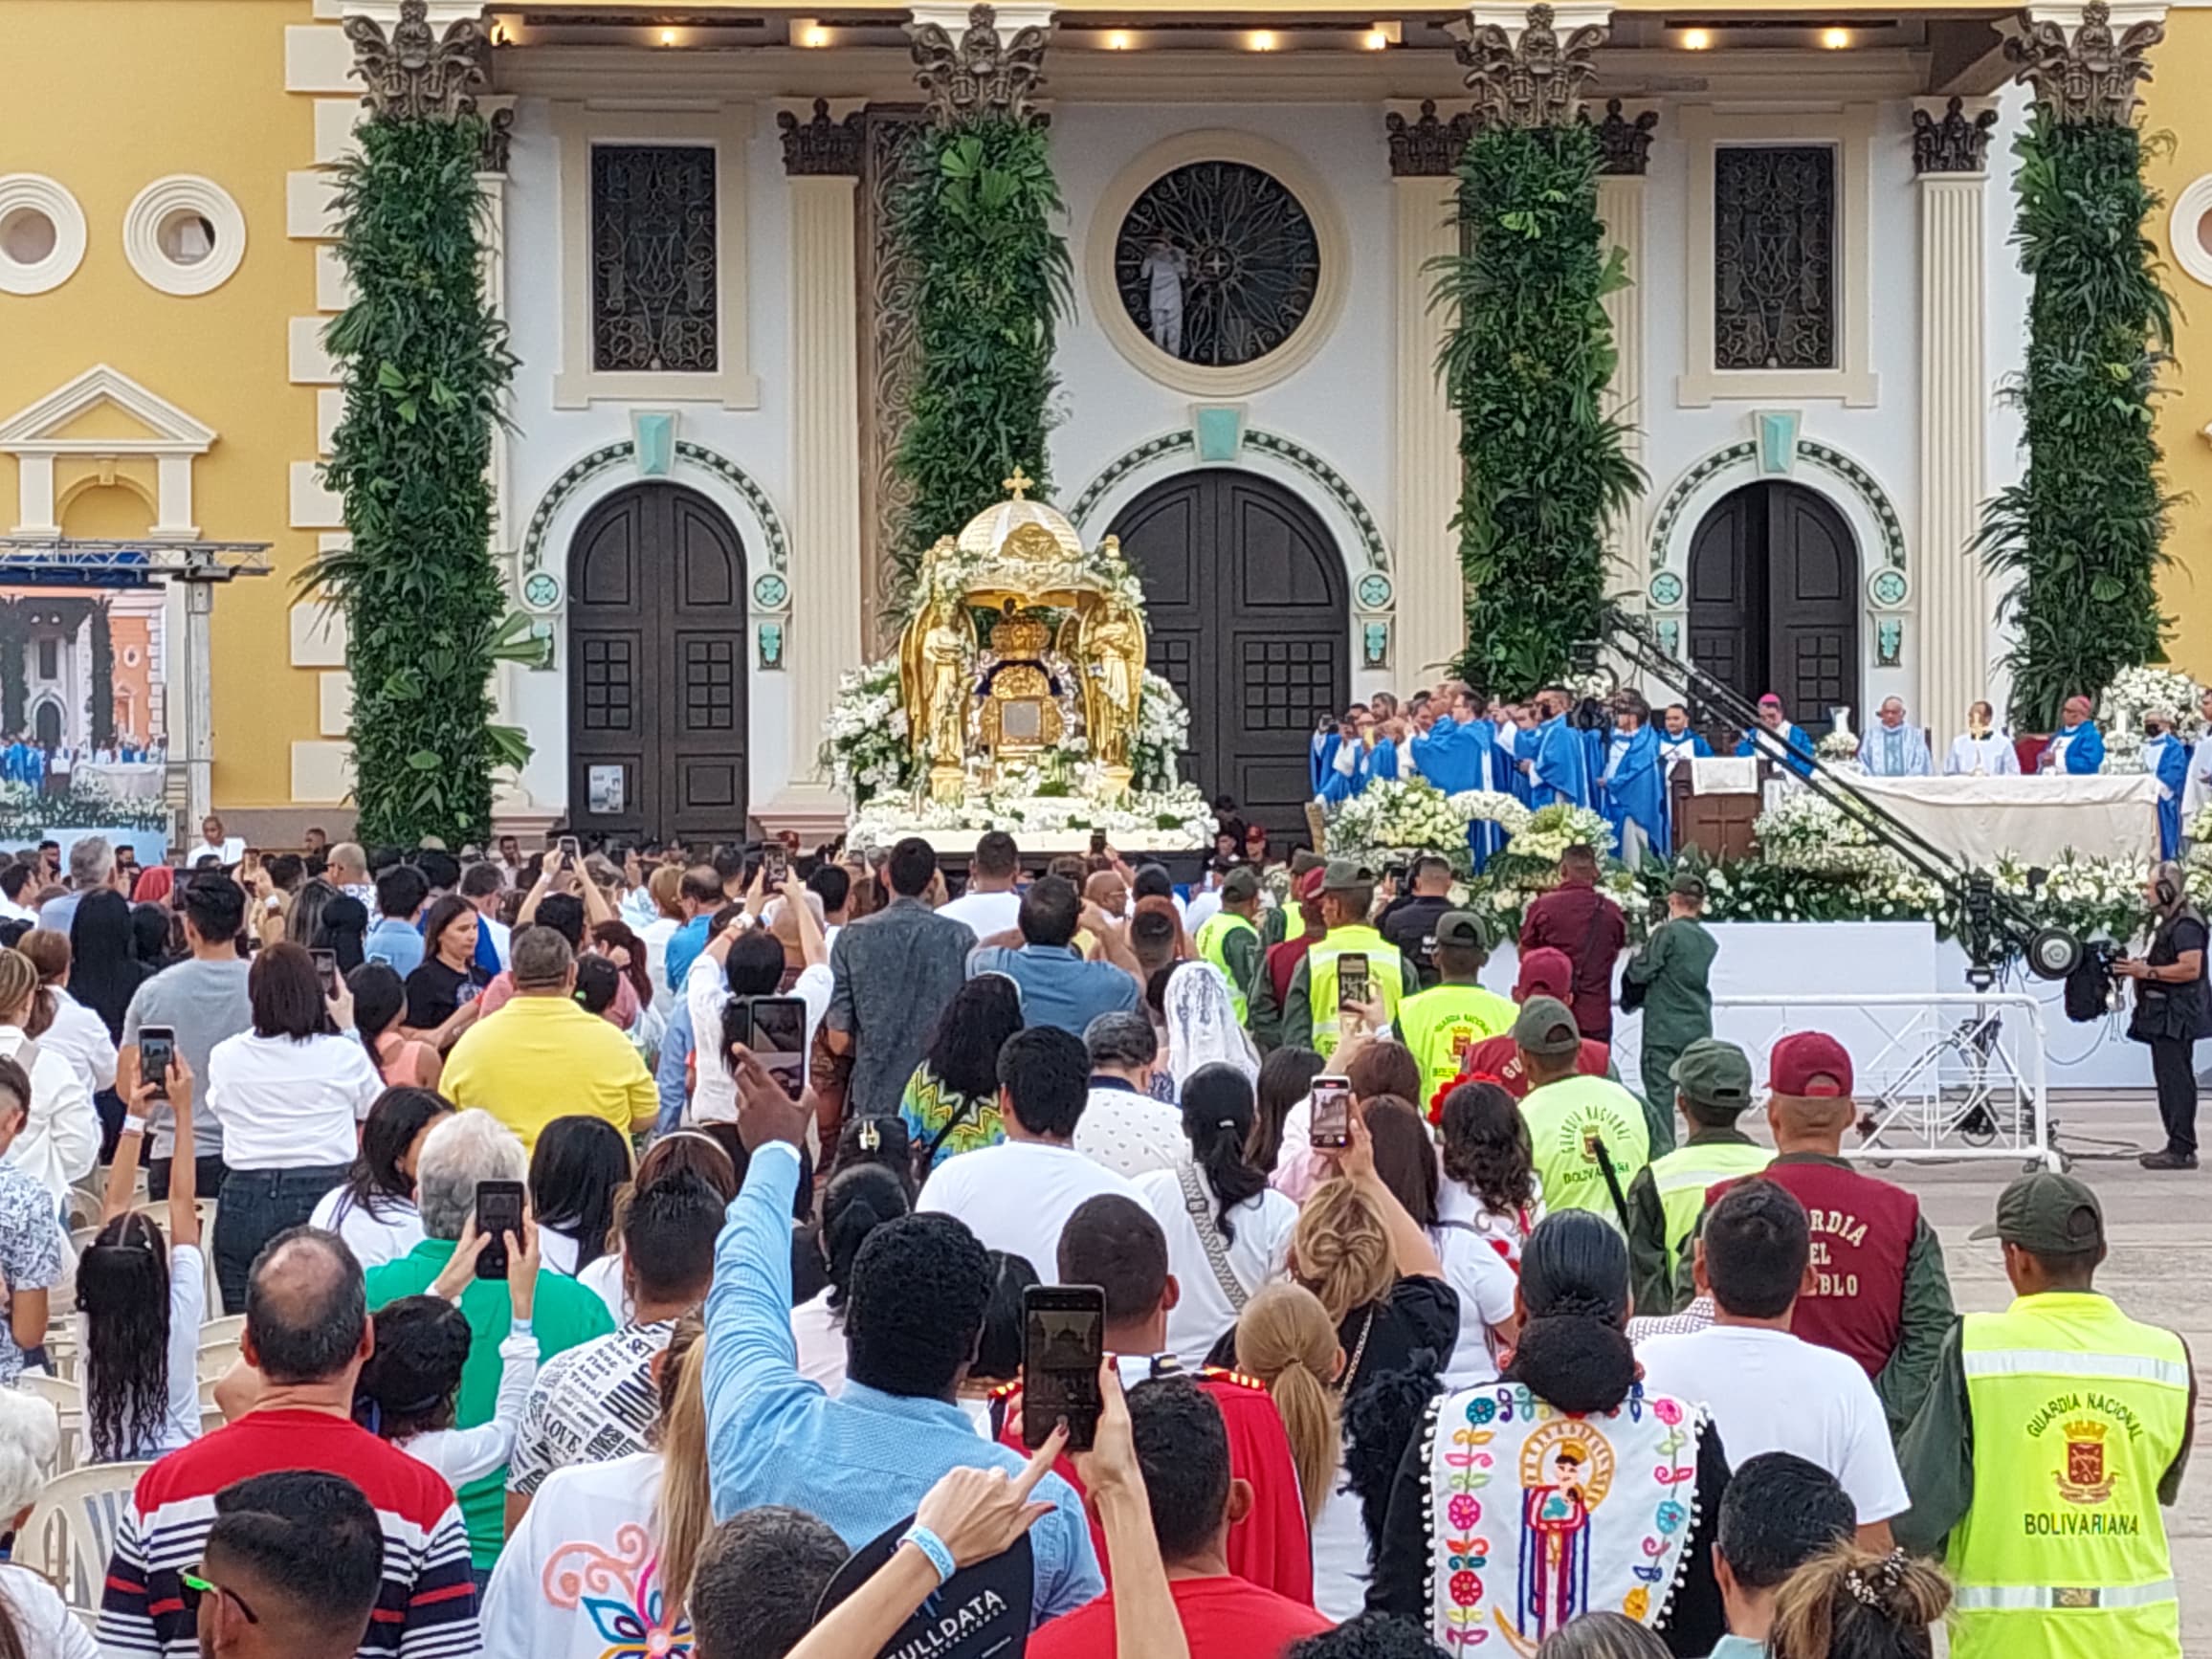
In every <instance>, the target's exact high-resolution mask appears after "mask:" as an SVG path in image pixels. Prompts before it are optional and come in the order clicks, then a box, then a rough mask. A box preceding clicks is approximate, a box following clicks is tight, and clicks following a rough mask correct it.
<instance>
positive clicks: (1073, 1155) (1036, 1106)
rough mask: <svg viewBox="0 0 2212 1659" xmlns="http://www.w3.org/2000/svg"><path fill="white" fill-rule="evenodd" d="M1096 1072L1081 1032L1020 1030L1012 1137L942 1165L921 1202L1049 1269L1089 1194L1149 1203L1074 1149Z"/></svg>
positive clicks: (1013, 1049) (1005, 1068) (1003, 1064)
mask: <svg viewBox="0 0 2212 1659" xmlns="http://www.w3.org/2000/svg"><path fill="white" fill-rule="evenodd" d="M1090 1075H1091V1062H1090V1056H1089V1054H1087V1053H1086V1052H1085V1051H1084V1048H1083V1043H1082V1039H1081V1038H1079V1037H1076V1036H1075V1035H1073V1033H1072V1032H1068V1031H1063V1030H1061V1029H1059V1028H1058V1027H1056V1026H1031V1027H1029V1029H1026V1030H1021V1031H1016V1032H1015V1033H1014V1034H1013V1035H1012V1036H1011V1037H1009V1038H1007V1039H1006V1047H1004V1048H1003V1049H1001V1050H1000V1051H999V1114H1000V1117H1002V1118H1003V1119H1004V1120H1005V1123H1006V1140H1005V1141H1004V1142H1003V1143H1002V1144H1000V1145H997V1146H988V1147H984V1148H983V1149H982V1150H981V1151H977V1152H964V1153H962V1154H961V1156H959V1157H958V1158H951V1159H947V1160H946V1161H944V1162H942V1163H940V1164H939V1165H938V1167H937V1169H936V1171H935V1173H933V1174H932V1175H931V1176H930V1178H929V1184H928V1185H926V1186H924V1187H923V1188H922V1189H921V1200H920V1202H919V1203H918V1204H917V1205H916V1206H915V1208H916V1209H917V1210H919V1211H924V1212H927V1211H931V1210H936V1211H940V1212H942V1213H943V1214H946V1215H951V1216H957V1217H958V1218H959V1219H960V1220H962V1222H964V1223H966V1224H967V1228H968V1230H969V1231H970V1232H972V1233H974V1234H975V1236H976V1237H977V1238H978V1239H980V1240H982V1241H983V1244H984V1249H986V1250H1005V1251H1006V1253H1007V1254H1008V1255H1018V1256H1021V1257H1022V1258H1024V1259H1025V1260H1026V1261H1028V1262H1029V1265H1030V1266H1031V1267H1033V1268H1035V1269H1036V1270H1037V1273H1038V1276H1039V1277H1044V1276H1045V1275H1047V1274H1050V1273H1051V1272H1053V1271H1054V1270H1055V1265H1056V1264H1057V1262H1058V1261H1059V1250H1060V1229H1061V1228H1063V1227H1065V1226H1066V1225H1067V1221H1068V1218H1069V1217H1070V1216H1071V1215H1073V1214H1074V1212H1075V1208H1076V1206H1078V1205H1080V1204H1081V1203H1082V1202H1083V1201H1084V1200H1085V1199H1087V1198H1096V1197H1098V1196H1099V1195H1100V1194H1103V1193H1111V1194H1113V1195H1114V1196H1116V1197H1117V1198H1126V1199H1128V1200H1129V1201H1130V1202H1131V1203H1133V1204H1137V1205H1139V1206H1141V1205H1142V1204H1143V1202H1144V1201H1143V1199H1142V1198H1141V1197H1140V1196H1139V1193H1138V1191H1137V1188H1136V1187H1135V1186H1134V1185H1132V1184H1131V1183H1130V1182H1129V1181H1128V1180H1127V1179H1126V1178H1125V1177H1122V1176H1119V1175H1117V1174H1115V1173H1114V1172H1113V1171H1112V1170H1110V1169H1108V1168H1107V1167H1106V1166H1105V1165H1103V1164H1100V1163H1094V1162H1092V1161H1091V1160H1090V1159H1088V1158H1085V1157H1084V1156H1083V1155H1082V1154H1081V1153H1080V1152H1078V1151H1076V1150H1075V1147H1074V1137H1075V1130H1076V1127H1077V1125H1078V1124H1079V1123H1080V1122H1081V1121H1082V1118H1083V1111H1084V1106H1085V1104H1086V1102H1087V1100H1088V1098H1089V1095H1090Z"/></svg>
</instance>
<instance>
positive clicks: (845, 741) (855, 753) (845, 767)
mask: <svg viewBox="0 0 2212 1659" xmlns="http://www.w3.org/2000/svg"><path fill="white" fill-rule="evenodd" d="M822 764H823V766H824V768H825V769H826V770H827V771H828V772H829V778H830V781H831V782H832V783H834V784H835V785H837V787H838V788H839V789H840V790H842V791H843V792H844V795H845V798H846V799H847V800H848V801H850V802H852V805H853V806H855V807H864V806H866V805H867V804H868V803H869V802H870V801H872V800H874V798H875V797H876V796H878V795H884V794H896V793H899V792H901V791H903V790H907V789H911V788H913V787H914V785H916V783H917V782H918V781H919V779H920V776H921V763H920V762H919V761H918V759H917V758H916V756H915V753H914V751H913V749H912V748H911V747H910V746H909V744H908V743H907V741H906V708H905V705H904V704H903V703H902V702H901V701H900V700H899V692H898V659H897V658H896V657H885V658H884V659H883V660H882V661H880V662H872V663H870V664H868V665H867V666H866V667H865V668H858V669H853V670H851V671H850V672H848V673H847V674H845V675H842V676H841V677H840V678H839V679H838V682H837V700H836V701H835V702H833V703H832V704H830V706H829V720H828V722H827V723H826V724H825V725H824V727H823V741H822Z"/></svg>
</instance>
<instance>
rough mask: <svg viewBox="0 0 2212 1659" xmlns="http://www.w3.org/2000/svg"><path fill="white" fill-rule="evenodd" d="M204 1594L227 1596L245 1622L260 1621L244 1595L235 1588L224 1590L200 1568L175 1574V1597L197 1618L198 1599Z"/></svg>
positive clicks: (254, 1623)
mask: <svg viewBox="0 0 2212 1659" xmlns="http://www.w3.org/2000/svg"><path fill="white" fill-rule="evenodd" d="M204 1596H228V1597H230V1598H231V1604H232V1606H234V1607H236V1608H237V1609H238V1611H239V1612H240V1613H241V1614H242V1615H244V1617H245V1620H246V1623H247V1624H249V1625H258V1624H259V1623H260V1622H261V1621H260V1619H259V1618H258V1617H256V1616H255V1614H254V1609H253V1608H251V1607H249V1606H248V1605H246V1599H245V1597H243V1596H241V1595H239V1594H238V1592H237V1591H235V1590H226V1589H225V1588H223V1586H222V1585H220V1584H218V1583H215V1582H212V1581H210V1579H208V1578H207V1577H206V1576H205V1575H204V1574H203V1573H202V1571H201V1569H200V1568H198V1567H194V1568H192V1569H191V1571H189V1572H184V1573H179V1574H178V1575H177V1599H178V1600H179V1601H181V1602H183V1603H184V1604H185V1611H186V1612H188V1613H189V1614H191V1615H192V1616H193V1617H194V1618H197V1617H198V1616H199V1612H200V1599H201V1598H202V1597H204Z"/></svg>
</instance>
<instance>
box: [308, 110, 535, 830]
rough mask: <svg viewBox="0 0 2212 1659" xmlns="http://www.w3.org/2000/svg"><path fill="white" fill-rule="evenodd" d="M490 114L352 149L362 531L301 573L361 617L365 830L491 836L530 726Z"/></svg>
mask: <svg viewBox="0 0 2212 1659" xmlns="http://www.w3.org/2000/svg"><path fill="white" fill-rule="evenodd" d="M483 136H484V123H483V122H481V121H480V120H478V119H477V118H476V117H474V116H463V117H460V118H459V119H455V120H438V119H412V120H408V119H396V118H394V117H392V116H389V115H379V116H377V117H376V118H374V119H372V120H370V121H368V122H365V124H364V125H363V126H362V128H361V130H360V138H361V145H360V150H359V153H358V154H357V155H356V156H354V157H352V158H351V159H349V160H347V161H345V162H343V163H341V164H339V166H338V168H337V174H338V206H339V211H340V215H341V220H342V224H343V232H342V235H341V239H340V242H339V245H338V251H339V256H340V258H341V259H342V260H343V262H344V265H345V269H346V274H347V276H348V277H350V278H351V282H352V288H353V292H354V294H355V295H356V299H355V300H354V302H353V304H352V305H351V306H349V307H348V308H347V309H346V310H345V311H344V312H343V314H341V315H340V316H339V317H338V318H336V319H335V320H334V321H332V322H331V324H330V328H329V332H328V335H327V337H326V339H327V343H328V345H329V348H330V352H331V355H332V356H333V357H334V358H335V359H336V360H337V362H338V364H339V372H340V376H341V384H342V385H343V387H344V394H345V413H344V417H343V419H342V420H341V421H340V422H339V425H338V430H337V431H336V432H335V433H334V434H333V437H332V440H331V458H330V460H329V462H328V464H327V466H326V468H325V474H326V476H327V478H328V481H329V484H330V487H331V488H332V489H334V490H336V491H337V492H338V493H339V494H340V495H341V496H343V498H344V502H345V522H346V526H347V528H348V529H349V530H350V531H351V532H352V536H351V541H350V545H349V546H347V547H345V548H343V549H342V550H339V551H335V552H331V553H326V554H324V555H323V556H322V557H321V558H320V559H318V560H317V561H316V562H315V563H314V564H311V565H310V566H309V567H308V568H307V569H306V570H305V571H304V572H303V573H302V575H301V577H300V582H301V585H302V586H314V587H318V588H320V589H321V591H323V592H324V593H326V594H328V595H330V596H331V597H332V598H333V599H335V600H336V601H337V603H338V604H339V605H340V606H342V607H343V609H344V612H345V620H346V628H347V634H348V647H347V662H348V666H349V667H350V668H351V670H352V674H353V724H352V738H353V758H354V768H355V777H354V798H355V801H356V803H357V805H358V806H359V807H360V829H359V833H360V837H361V839H362V840H364V841H365V842H368V843H369V844H371V845H377V844H387V845H394V846H406V847H411V846H414V845H415V844H416V843H417V842H418V841H419V840H420V839H421V837H423V836H425V835H431V834H435V835H439V836H442V837H444V838H445V839H446V840H447V841H448V842H449V843H451V844H453V845H455V846H458V845H460V844H462V843H463V842H467V841H481V840H483V839H484V838H485V836H486V834H487V833H488V831H489V830H490V829H491V823H492V772H493V769H494V768H495V767H496V766H500V765H508V766H520V764H521V763H523V762H524V761H526V760H527V759H528V756H529V748H528V745H527V743H526V742H525V741H524V740H523V738H522V736H521V734H520V732H519V731H516V730H514V729H512V728H505V727H497V726H494V725H493V724H492V714H493V705H492V698H491V693H490V680H491V675H492V665H493V649H494V642H495V639H496V638H497V636H498V630H499V625H500V621H501V617H502V613H503V611H504V608H505V596H504V593H503V592H502V590H501V586H500V583H499V578H498V571H497V569H496V567H495V565H494V564H493V561H492V557H491V553H490V546H491V534H492V489H491V484H490V481H489V480H490V474H489V463H490V459H491V447H492V432H493V429H494V427H495V425H496V424H497V423H498V421H499V419H500V414H499V404H500V398H501V396H502V394H503V393H504V392H505V390H506V387H507V385H508V382H509V380H510V378H511V377H512V375H513V372H514V366H515V359H514V357H513V355H512V353H511V352H510V351H509V350H508V348H507V334H506V327H505V324H503V323H502V322H501V321H499V319H498V317H497V316H496V315H495V314H494V312H493V311H492V309H491V307H490V305H489V304H488V303H487V302H486V299H485V296H484V291H483V284H482V279H481V275H480V273H481V260H482V257H483V251H484V247H485V244H486V237H487V233H488V227H487V226H486V224H485V221H484V217H483V214H484V208H483V199H482V196H481V193H480V191H479V189H478V188H477V184H476V168H477V166H478V165H479V163H478V157H479V152H480V146H481V144H482V143H483Z"/></svg>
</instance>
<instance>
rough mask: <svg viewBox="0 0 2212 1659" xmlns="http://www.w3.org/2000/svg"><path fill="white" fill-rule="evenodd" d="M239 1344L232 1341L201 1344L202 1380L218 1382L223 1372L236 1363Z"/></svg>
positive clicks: (200, 1373)
mask: <svg viewBox="0 0 2212 1659" xmlns="http://www.w3.org/2000/svg"><path fill="white" fill-rule="evenodd" d="M237 1360H238V1344H237V1343H236V1342H235V1341H230V1342H202V1343H201V1344H200V1363H199V1378H200V1381H201V1382H202V1383H216V1382H220V1381H221V1380H222V1377H223V1374H224V1373H225V1372H226V1371H228V1370H230V1368H231V1367H232V1365H234V1364H236V1363H237Z"/></svg>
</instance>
